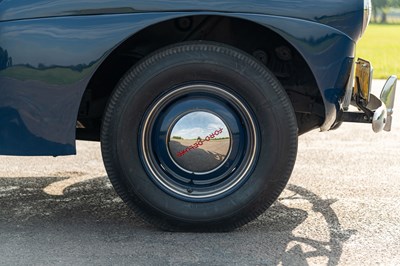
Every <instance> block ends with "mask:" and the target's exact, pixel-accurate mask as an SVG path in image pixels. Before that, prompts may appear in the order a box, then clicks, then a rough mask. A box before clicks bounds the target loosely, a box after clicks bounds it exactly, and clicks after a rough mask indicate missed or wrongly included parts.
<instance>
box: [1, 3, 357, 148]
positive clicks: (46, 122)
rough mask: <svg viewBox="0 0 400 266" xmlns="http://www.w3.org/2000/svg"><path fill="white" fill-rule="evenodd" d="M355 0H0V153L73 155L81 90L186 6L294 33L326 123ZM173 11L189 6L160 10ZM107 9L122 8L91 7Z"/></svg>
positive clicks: (353, 27)
mask: <svg viewBox="0 0 400 266" xmlns="http://www.w3.org/2000/svg"><path fill="white" fill-rule="evenodd" d="M342 2H343V3H342ZM359 2H360V1H346V4H344V1H324V2H323V3H324V4H323V3H319V4H318V6H319V7H317V8H314V10H313V11H311V6H313V5H314V6H315V5H316V4H315V2H314V1H312V2H311V1H254V0H253V1H251V4H250V3H249V2H246V4H243V1H177V0H175V1H96V4H93V3H94V2H93V1H62V0H58V1H35V4H34V5H33V4H32V2H31V1H9V0H3V1H0V20H3V22H0V48H1V49H0V52H1V53H2V55H1V57H0V58H2V60H1V61H0V62H1V64H0V94H1V98H0V120H1V123H0V154H11V155H67V154H74V153H75V125H76V118H77V113H78V108H79V105H80V101H81V97H82V95H83V92H84V90H85V89H86V86H87V84H88V82H89V81H90V78H91V77H92V75H93V73H95V71H96V69H97V68H98V67H99V65H101V63H102V62H103V61H104V60H105V58H107V55H108V54H109V53H110V52H111V51H112V50H113V49H115V48H116V47H118V45H119V44H120V43H122V42H123V41H124V40H126V39H127V38H129V37H130V36H132V35H134V34H135V33H136V32H138V31H140V30H142V29H144V28H146V27H148V26H150V25H152V24H154V23H158V22H160V21H165V20H169V19H173V18H177V17H182V16H187V15H189V14H190V15H196V14H199V15H205V14H212V15H229V16H232V17H238V18H242V19H246V20H250V21H254V22H256V23H258V24H261V25H264V26H265V27H268V28H270V29H272V30H274V31H276V32H277V33H278V34H280V35H281V36H282V37H283V38H285V39H286V40H288V41H289V42H290V43H291V44H292V45H293V46H294V47H295V48H296V49H297V50H298V51H299V52H300V53H301V54H302V55H303V57H304V58H305V60H306V61H307V63H308V64H309V66H310V68H311V70H312V72H313V73H314V75H315V77H316V79H317V83H318V86H319V88H320V89H321V92H322V94H323V97H324V102H325V104H326V110H327V117H326V119H327V121H326V124H329V123H330V122H332V120H335V118H336V108H337V104H338V99H339V98H340V97H341V96H342V94H343V90H342V88H336V87H335V84H336V82H337V79H338V76H339V73H340V71H341V68H342V65H343V62H344V61H346V60H348V57H352V56H353V53H354V41H355V39H357V38H358V35H359V32H360V30H361V29H360V28H361V25H359V24H360V23H361V21H362V17H360V16H362V15H361V14H360V8H361V9H362V7H359V8H358V5H359V4H356V3H359ZM11 3H13V4H11ZM285 3H286V4H285ZM289 4H290V5H291V6H290V7H289V6H288V5H289ZM300 5H301V6H302V10H304V12H303V11H302V12H299V10H298V8H295V7H296V6H297V7H298V6H300ZM228 6H229V8H227V7H228ZM360 6H361V4H360ZM304 7H307V8H304ZM334 7H335V8H334ZM176 9H179V10H187V11H185V12H164V11H169V10H176ZM196 9H199V10H200V9H202V10H217V11H218V10H223V9H225V10H227V9H229V11H230V12H233V11H240V13H229V14H227V13H220V12H209V11H204V12H195V11H193V10H196ZM189 10H191V11H190V12H189ZM143 11H147V12H145V13H141V12H143ZM148 11H163V12H148ZM261 11H262V12H264V13H272V14H273V15H263V14H255V13H257V12H258V13H261ZM104 13H118V14H112V15H94V14H104ZM120 13H122V14H120ZM295 13H296V14H295ZM82 14H90V15H82ZM281 14H282V15H283V14H285V16H280V15H281ZM315 14H319V16H316V15H315ZM69 15H70V16H69ZM287 16H293V17H294V18H288V17H287ZM27 18H36V19H27ZM299 18H301V19H299ZM350 20H351V21H352V23H350ZM321 22H325V23H326V24H328V25H323V24H320V23H321ZM332 26H334V27H335V28H333V27H332ZM338 29H340V30H338Z"/></svg>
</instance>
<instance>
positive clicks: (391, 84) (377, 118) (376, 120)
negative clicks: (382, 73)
mask: <svg viewBox="0 0 400 266" xmlns="http://www.w3.org/2000/svg"><path fill="white" fill-rule="evenodd" d="M396 84H397V77H396V76H394V75H393V76H391V77H390V78H388V80H387V81H386V83H385V86H383V89H382V92H381V96H380V102H381V105H380V106H379V107H378V108H377V109H376V110H375V112H374V116H373V117H372V130H373V131H374V132H376V133H378V132H380V131H382V129H383V130H385V131H390V130H391V129H392V114H393V107H394V98H395V94H396Z"/></svg>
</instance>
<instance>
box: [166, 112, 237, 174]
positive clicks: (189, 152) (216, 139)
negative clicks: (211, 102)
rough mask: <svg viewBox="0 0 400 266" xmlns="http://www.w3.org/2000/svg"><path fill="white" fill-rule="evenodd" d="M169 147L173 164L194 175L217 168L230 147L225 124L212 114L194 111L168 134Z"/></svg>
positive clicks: (179, 121) (228, 133)
mask: <svg viewBox="0 0 400 266" xmlns="http://www.w3.org/2000/svg"><path fill="white" fill-rule="evenodd" d="M168 147H169V152H170V155H171V156H172V158H173V160H174V162H175V163H176V164H177V165H178V166H180V167H181V168H182V169H183V170H185V171H188V172H191V173H198V174H202V173H209V172H211V171H213V170H216V169H218V167H219V166H220V165H222V163H223V162H224V160H225V158H226V157H227V155H228V153H229V151H230V147H231V137H230V132H229V130H228V127H227V126H226V124H225V123H224V122H223V121H222V120H221V119H220V118H219V117H218V116H216V115H214V114H211V113H209V112H204V111H200V112H192V113H189V114H187V115H185V116H183V117H182V118H180V119H179V120H178V122H177V123H176V124H175V125H174V126H173V128H172V130H171V133H170V134H169V139H168Z"/></svg>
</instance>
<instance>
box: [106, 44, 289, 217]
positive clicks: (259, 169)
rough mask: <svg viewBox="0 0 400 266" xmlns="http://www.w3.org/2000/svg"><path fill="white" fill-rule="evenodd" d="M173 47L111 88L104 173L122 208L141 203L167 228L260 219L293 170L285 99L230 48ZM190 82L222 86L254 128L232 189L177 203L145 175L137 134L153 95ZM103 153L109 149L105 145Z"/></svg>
mask: <svg viewBox="0 0 400 266" xmlns="http://www.w3.org/2000/svg"><path fill="white" fill-rule="evenodd" d="M182 47H183V46H182ZM179 49H183V48H178V49H177V48H175V49H174V51H175V53H172V52H171V50H173V49H172V48H170V49H165V51H164V52H159V53H157V54H156V55H154V56H152V57H151V56H150V57H149V59H148V60H146V61H144V62H143V63H142V64H140V65H139V66H138V67H136V68H135V69H132V70H131V71H129V72H128V75H126V76H125V77H124V78H123V79H122V80H121V82H120V84H119V85H118V86H117V88H118V89H119V90H120V93H119V97H118V98H117V99H114V101H116V104H115V106H116V108H114V109H113V110H112V114H113V115H112V121H111V126H110V127H109V128H110V129H111V130H109V133H108V134H106V136H107V137H108V138H109V141H108V143H115V144H116V145H115V147H114V149H112V150H111V152H112V157H113V158H114V160H113V165H112V166H110V165H109V166H107V163H106V168H107V170H108V168H113V171H115V169H117V173H115V175H114V176H118V179H119V182H122V183H123V184H124V186H125V189H124V194H125V195H124V197H123V198H125V200H126V201H127V202H128V204H132V203H133V204H134V205H140V206H139V208H140V209H141V210H142V211H144V212H146V213H147V215H148V216H154V215H159V214H160V213H161V214H162V215H163V216H164V217H165V221H166V222H167V223H169V220H170V222H176V221H177V220H179V221H182V222H186V223H200V222H202V223H203V224H204V223H207V222H213V221H218V223H223V222H224V221H228V220H229V221H230V222H232V221H234V220H235V219H238V220H240V219H241V218H242V217H244V216H246V214H248V213H253V216H254V215H259V214H260V213H261V212H263V211H264V210H265V209H266V208H267V207H268V206H269V205H270V204H272V202H273V201H274V200H275V199H276V198H277V196H278V195H279V194H280V192H281V190H282V189H283V187H284V186H285V185H286V183H287V180H288V178H289V176H290V173H291V171H292V168H293V164H294V158H293V154H295V150H296V148H297V136H296V137H295V136H294V134H295V132H294V126H293V125H295V123H296V122H295V119H294V113H293V110H292V108H291V106H290V102H289V99H288V98H287V95H286V94H285V93H284V91H283V89H282V87H281V85H280V84H279V82H278V81H277V80H276V79H275V78H274V77H273V75H272V74H271V73H270V72H269V71H268V70H267V69H266V68H264V67H263V66H262V65H261V64H259V63H258V62H256V61H255V60H254V59H252V58H250V57H245V56H243V53H235V49H234V48H229V51H234V52H231V54H229V53H221V51H217V49H214V50H212V49H209V50H206V51H203V50H201V49H199V50H200V51H194V52H192V53H190V54H189V53H185V52H183V51H179ZM225 50H228V49H225ZM193 82H195V83H197V84H202V83H203V84H204V83H210V84H213V85H216V86H219V87H220V85H222V86H223V87H226V88H228V90H229V92H231V93H233V94H234V95H236V96H238V97H239V98H241V99H242V101H243V102H245V104H246V105H247V107H248V108H249V109H251V112H252V113H253V115H254V118H255V120H256V122H257V124H258V129H259V136H258V138H259V140H258V141H259V150H258V153H257V154H258V156H257V158H256V160H257V162H256V164H255V166H254V168H253V169H252V171H253V172H252V174H251V175H250V176H249V177H248V178H247V180H246V181H245V182H244V183H243V184H242V185H241V186H240V187H239V188H238V189H237V190H236V191H234V192H233V193H231V194H229V195H228V196H226V197H224V198H222V199H219V200H217V201H214V202H201V203H197V202H189V201H183V200H181V199H178V198H176V197H173V196H171V195H169V194H168V193H165V192H164V191H163V190H162V189H160V188H159V186H157V185H156V184H155V183H154V181H153V180H152V179H151V178H149V177H148V173H147V171H146V169H145V166H144V165H143V163H142V160H141V154H140V150H141V149H140V147H139V145H140V139H141V132H140V130H138V129H140V128H141V125H142V121H143V117H144V116H145V115H146V111H147V109H148V108H149V107H150V105H151V104H152V103H154V101H156V100H157V98H158V97H160V95H162V94H164V93H167V92H169V91H171V90H173V89H174V88H176V87H179V86H183V85H185V84H190V83H193ZM107 150H108V151H107V152H110V147H108V148H107ZM117 185H120V184H117ZM126 194H127V195H126ZM136 207H137V206H136ZM249 219H250V218H249Z"/></svg>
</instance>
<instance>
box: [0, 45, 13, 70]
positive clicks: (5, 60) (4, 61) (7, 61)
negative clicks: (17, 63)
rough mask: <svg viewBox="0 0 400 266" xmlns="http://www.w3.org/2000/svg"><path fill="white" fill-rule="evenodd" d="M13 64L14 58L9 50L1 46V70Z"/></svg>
mask: <svg viewBox="0 0 400 266" xmlns="http://www.w3.org/2000/svg"><path fill="white" fill-rule="evenodd" d="M11 65H12V58H11V57H9V56H8V52H7V50H3V48H1V47H0V70H2V69H6V68H7V67H9V66H11Z"/></svg>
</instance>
